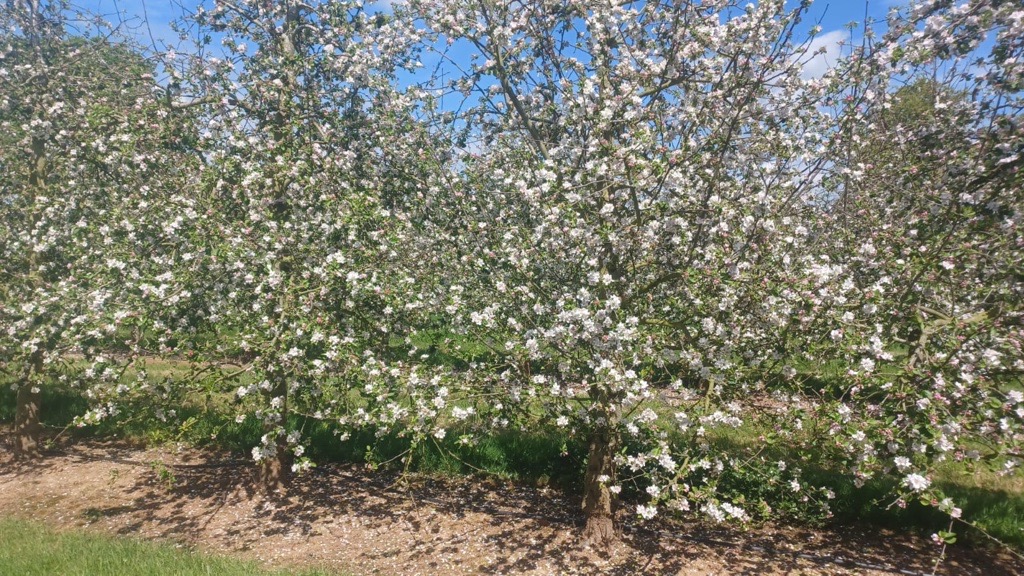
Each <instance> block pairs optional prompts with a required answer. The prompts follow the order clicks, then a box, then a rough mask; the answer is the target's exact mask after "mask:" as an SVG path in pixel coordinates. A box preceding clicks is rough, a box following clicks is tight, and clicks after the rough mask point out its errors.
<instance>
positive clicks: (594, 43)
mask: <svg viewBox="0 0 1024 576" xmlns="http://www.w3.org/2000/svg"><path fill="white" fill-rule="evenodd" d="M413 5H414V6H416V7H418V8H419V9H421V10H422V11H423V12H424V14H425V15H426V16H425V17H426V19H427V21H428V22H429V23H430V24H431V25H432V26H434V27H435V28H436V29H437V30H439V31H441V32H442V33H443V34H444V35H445V36H447V37H448V38H450V39H451V41H452V42H456V41H458V42H469V43H470V44H472V46H473V47H475V49H476V50H477V51H478V54H479V59H478V60H477V61H476V62H475V64H474V66H473V68H472V70H471V71H470V72H469V73H467V74H466V75H464V76H463V77H461V78H460V79H459V80H457V81H456V83H455V85H454V87H455V88H457V89H460V90H462V91H464V92H465V93H467V94H471V93H476V94H478V95H479V105H478V106H476V107H475V108H473V110H472V111H471V112H470V113H468V114H467V115H466V116H465V117H464V121H465V122H466V123H467V124H468V125H470V126H472V127H475V128H474V129H475V130H476V131H475V132H474V135H475V137H476V138H478V139H479V141H480V142H483V143H484V144H483V145H482V146H481V150H480V151H479V153H478V154H469V155H467V156H466V157H465V158H464V160H463V163H462V164H461V165H460V166H459V167H458V168H457V170H456V172H457V173H458V174H457V176H458V178H457V182H458V184H457V185H456V186H457V187H458V190H459V193H456V194H450V195H449V196H448V198H449V200H450V201H451V202H453V203H454V204H455V206H453V207H452V208H451V210H453V211H457V212H459V213H461V214H464V219H463V221H462V222H461V226H458V227H456V228H455V229H454V230H450V231H448V233H447V236H445V235H444V233H443V232H441V231H438V232H436V234H437V235H438V236H439V237H444V238H445V239H444V242H445V243H446V244H448V245H454V246H457V249H455V250H453V251H452V252H453V254H452V255H453V256H454V258H453V259H452V263H451V264H450V268H451V269H452V270H459V275H458V276H457V281H456V282H455V283H454V284H455V285H453V286H450V292H449V300H448V309H449V311H450V312H451V313H452V314H453V317H454V320H453V321H454V323H455V325H456V326H457V327H459V329H461V330H463V331H465V332H466V333H469V334H473V335H475V337H476V338H477V339H478V340H479V341H480V342H485V343H488V344H489V345H490V346H491V347H492V348H493V352H494V358H495V360H494V362H493V363H491V364H490V365H488V366H486V368H487V369H486V370H481V371H480V374H479V375H478V377H477V379H478V382H485V381H487V382H490V383H489V384H487V386H489V387H490V388H492V389H496V390H500V391H502V395H501V396H500V398H501V400H500V402H491V403H489V405H487V406H478V407H477V408H476V409H477V411H478V412H479V413H480V414H483V413H484V411H485V410H486V411H494V410H497V411H499V412H503V413H504V414H505V415H506V416H507V417H498V418H495V419H494V421H495V422H498V423H503V422H506V421H515V418H516V417H524V416H525V417H528V418H529V417H536V416H537V415H538V414H542V416H541V418H542V420H543V421H545V422H547V423H549V424H551V425H555V426H558V427H561V428H563V429H565V430H566V431H569V432H570V433H571V434H574V435H579V436H582V437H583V438H585V440H586V442H587V443H588V445H589V453H588V455H587V464H586V472H585V479H584V486H585V494H584V497H583V510H584V513H585V515H586V527H585V529H584V539H585V540H587V541H589V542H593V543H595V544H598V545H603V544H604V543H606V542H608V541H610V540H612V539H614V538H615V531H614V522H613V502H614V499H615V494H617V493H618V491H619V490H620V489H621V482H622V481H623V480H624V479H630V478H632V479H637V485H638V486H639V487H640V488H642V489H644V490H645V491H646V493H647V501H646V502H645V503H643V504H642V505H641V506H640V507H639V508H638V509H637V512H639V513H640V514H641V515H643V516H645V517H650V516H652V515H654V514H655V513H656V510H657V508H658V507H659V506H661V505H668V506H670V507H672V508H675V509H679V510H688V509H691V508H692V509H699V510H701V511H702V512H703V513H705V514H707V515H709V516H711V517H713V518H716V519H722V518H725V517H734V518H740V519H743V518H746V517H747V512H746V511H745V510H744V509H743V507H742V506H741V505H739V504H738V503H736V502H734V501H732V499H730V498H727V497H725V496H722V495H720V494H718V493H717V492H716V483H717V478H718V477H719V476H720V475H721V474H722V473H723V472H724V471H725V470H727V469H730V468H733V467H739V466H742V462H741V460H740V458H738V456H739V454H737V455H736V457H734V456H733V455H730V454H728V453H726V452H723V451H720V450H717V449H716V448H715V447H714V445H713V444H712V443H711V442H709V441H708V439H709V437H710V436H711V435H713V434H714V431H716V430H719V429H722V428H730V427H736V426H740V425H741V424H743V422H744V419H745V418H747V415H748V414H750V415H756V413H755V412H752V411H750V408H751V406H750V404H749V403H747V402H745V399H747V398H748V397H749V396H750V395H751V394H752V393H754V392H755V391H756V390H758V389H763V387H764V383H765V381H766V379H768V378H774V379H776V380H781V374H782V373H783V368H784V364H785V362H786V361H787V360H788V359H789V358H790V356H791V355H793V354H794V353H795V351H796V350H795V348H794V346H796V345H798V343H799V342H800V341H801V339H800V338H799V337H798V336H799V334H801V333H802V324H801V318H800V314H801V306H802V305H803V303H804V297H803V295H802V294H801V293H800V291H799V288H800V287H801V286H804V285H805V284H807V283H808V282H811V280H810V279H811V278H813V275H811V274H809V272H808V270H809V269H810V268H812V267H814V266H816V265H817V264H818V263H817V262H816V261H814V260H813V258H811V257H810V256H809V253H810V252H811V245H810V242H809V236H808V232H809V228H808V227H807V226H806V221H805V219H806V218H807V217H808V215H809V214H810V213H811V212H812V209H813V200H814V194H815V193H816V192H817V186H816V185H815V182H816V178H815V174H817V173H818V171H819V170H820V168H821V166H822V159H821V158H820V157H818V156H817V155H816V150H817V149H819V147H821V146H823V143H824V141H825V140H824V139H825V136H824V133H825V132H824V130H823V129H822V125H820V124H819V123H820V122H822V121H823V120H824V119H825V117H824V116H823V115H822V113H820V112H819V111H818V109H817V106H818V104H819V102H818V98H819V96H820V94H821V90H815V89H813V87H809V86H807V85H805V83H803V82H802V81H801V80H800V64H799V63H800V48H799V46H798V45H795V44H794V43H793V42H792V41H791V40H792V30H793V26H794V25H795V23H796V22H797V20H798V17H799V11H797V12H794V13H787V12H786V11H785V10H784V8H783V6H782V2H762V3H759V4H758V5H756V6H754V5H749V6H747V7H745V8H743V7H740V6H738V5H736V4H734V3H732V2H725V1H720V2H700V3H697V2H671V3H662V2H638V3H630V2H626V3H608V2H597V1H595V2H589V1H580V2H569V3H564V2H552V3H548V2H538V3H530V4H525V5H510V4H507V3H503V2H489V1H466V2H436V3H433V2H413ZM482 385H483V384H482ZM779 409H780V410H786V409H787V407H786V406H785V405H781V406H779ZM517 413H518V414H517ZM790 421H792V419H791V420H790Z"/></svg>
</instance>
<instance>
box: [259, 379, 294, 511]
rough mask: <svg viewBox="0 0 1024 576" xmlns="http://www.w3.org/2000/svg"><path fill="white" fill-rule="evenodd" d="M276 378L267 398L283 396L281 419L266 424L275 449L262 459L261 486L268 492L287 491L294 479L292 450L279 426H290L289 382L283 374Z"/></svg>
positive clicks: (266, 431)
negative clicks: (271, 454)
mask: <svg viewBox="0 0 1024 576" xmlns="http://www.w3.org/2000/svg"><path fill="white" fill-rule="evenodd" d="M275 380H276V382H275V383H274V387H273V388H272V389H271V390H270V393H269V394H268V395H267V397H266V400H267V402H270V401H271V400H272V399H273V398H281V408H280V410H281V411H280V415H281V420H280V422H267V423H266V425H265V426H264V433H265V434H273V435H275V438H274V447H275V450H274V454H273V456H270V457H269V458H264V459H263V460H260V488H261V489H262V490H263V491H265V492H266V493H268V494H270V493H273V492H283V491H286V490H287V489H288V486H289V485H290V484H291V479H292V477H291V476H292V451H291V450H289V448H288V441H287V438H286V437H285V434H284V432H281V431H280V430H281V429H280V428H279V425H280V426H284V427H285V428H287V426H288V384H287V382H286V381H285V379H284V377H283V376H279V375H276V376H275Z"/></svg>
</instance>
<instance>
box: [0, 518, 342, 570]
mask: <svg viewBox="0 0 1024 576" xmlns="http://www.w3.org/2000/svg"><path fill="white" fill-rule="evenodd" d="M0 542H3V545H2V546H0V576H36V575H38V576H77V575H81V576H105V575H111V576H114V575H121V574H132V575H135V576H165V575H166V576H172V575H173V576H187V575H191V574H196V575H200V574H202V575H209V574H217V575H221V576H233V575H238V576H250V575H252V576H284V575H286V574H301V575H302V576H316V575H326V574H329V573H328V572H323V571H308V570H307V571H299V572H288V571H281V570H277V571H270V570H265V569H262V568H261V567H260V566H259V565H258V564H256V563H254V562H247V561H243V560H237V559H233V558H227V557H221V556H212V555H207V554H202V553H199V552H196V551H194V550H190V549H187V548H179V547H175V546H173V545H170V544H154V543H150V542H142V541H138V540H134V539H130V538H124V537H112V536H104V535H99V534H90V533H86V532H56V531H53V530H49V529H47V528H44V527H43V526H41V525H39V524H37V523H35V522H30V521H26V520H20V519H14V518H0Z"/></svg>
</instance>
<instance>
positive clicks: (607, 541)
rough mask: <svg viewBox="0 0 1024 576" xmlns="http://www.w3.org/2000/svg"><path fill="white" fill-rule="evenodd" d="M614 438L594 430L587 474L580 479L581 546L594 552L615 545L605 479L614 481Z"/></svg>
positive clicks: (603, 430)
mask: <svg viewBox="0 0 1024 576" xmlns="http://www.w3.org/2000/svg"><path fill="white" fill-rule="evenodd" d="M614 455H615V434H614V431H612V430H609V429H607V428H599V429H598V430H595V431H594V432H593V434H592V435H591V437H590V451H589V454H588V455H587V471H586V474H585V475H584V477H583V514H584V516H585V517H586V524H585V526H584V527H583V543H584V544H585V545H588V546H591V547H593V548H595V549H604V548H607V547H609V546H611V545H612V544H614V543H615V542H617V541H618V534H617V532H616V530H615V523H614V518H613V511H614V510H613V509H614V496H613V495H612V493H611V490H609V489H608V488H609V483H610V482H609V481H605V482H602V481H601V480H602V477H603V476H607V477H608V478H609V479H610V481H614V479H615V463H614V461H613V457H614Z"/></svg>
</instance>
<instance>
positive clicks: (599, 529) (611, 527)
mask: <svg viewBox="0 0 1024 576" xmlns="http://www.w3.org/2000/svg"><path fill="white" fill-rule="evenodd" d="M580 542H581V543H582V544H583V545H584V546H586V547H588V548H591V549H594V550H598V551H603V550H608V549H609V548H611V547H613V546H615V545H616V544H618V543H619V535H618V533H617V532H616V530H615V523H614V522H613V521H612V519H611V517H610V516H591V517H589V518H587V523H586V525H585V526H584V527H583V536H582V537H581V538H580Z"/></svg>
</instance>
